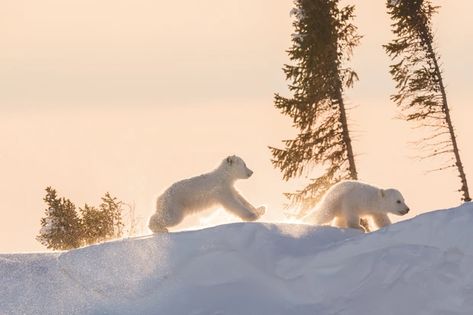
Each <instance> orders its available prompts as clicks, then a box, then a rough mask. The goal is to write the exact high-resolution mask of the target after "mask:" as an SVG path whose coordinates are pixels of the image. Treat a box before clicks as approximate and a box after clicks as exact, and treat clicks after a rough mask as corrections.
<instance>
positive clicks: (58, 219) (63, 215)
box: [36, 187, 82, 250]
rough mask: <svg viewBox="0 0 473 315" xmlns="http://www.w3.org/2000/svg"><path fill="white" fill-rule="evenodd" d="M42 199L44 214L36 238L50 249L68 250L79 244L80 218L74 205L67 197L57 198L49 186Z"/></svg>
mask: <svg viewBox="0 0 473 315" xmlns="http://www.w3.org/2000/svg"><path fill="white" fill-rule="evenodd" d="M44 201H45V202H46V204H47V209H46V210H45V215H46V216H45V217H43V218H42V219H41V230H40V232H39V235H38V236H37V237H36V239H37V240H38V241H39V242H40V243H41V244H43V245H44V246H46V247H47V248H50V249H58V250H68V249H72V248H77V247H79V246H81V243H82V241H81V239H82V227H81V220H80V218H79V217H78V215H77V212H76V207H75V205H74V204H73V203H72V202H71V201H70V200H69V199H65V198H59V197H58V196H57V193H56V191H55V190H54V189H52V188H51V187H48V188H46V196H45V197H44Z"/></svg>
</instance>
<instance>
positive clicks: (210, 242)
mask: <svg viewBox="0 0 473 315" xmlns="http://www.w3.org/2000/svg"><path fill="white" fill-rule="evenodd" d="M472 227H473V204H471V203H469V204H465V205H463V206H461V207H458V208H454V209H449V210H441V211H434V212H430V213H427V214H424V215H421V216H418V217H416V218H414V219H411V220H406V221H404V222H400V223H397V224H393V225H391V226H388V227H386V228H384V229H381V230H379V231H376V232H373V233H370V234H362V233H361V232H359V231H355V230H350V229H345V230H343V229H337V228H332V227H316V226H309V225H298V224H269V223H234V224H226V225H221V226H217V227H213V228H208V229H204V230H199V231H188V232H180V233H170V234H160V235H156V236H145V237H140V238H130V239H124V240H119V241H114V242H107V243H103V244H99V245H94V246H89V247H86V248H82V249H77V250H71V251H68V252H58V253H38V254H1V255H0V279H1V281H0V314H194V315H197V314H212V315H213V314H319V315H320V314H322V315H323V314H327V315H328V314H347V315H350V314H353V315H354V314H373V315H374V314H376V315H385V314H386V315H387V314H429V315H430V314H448V315H452V314H465V315H466V314H473V299H471V297H472V296H473V268H471V266H473V242H472V241H471V240H472V239H473V228H472Z"/></svg>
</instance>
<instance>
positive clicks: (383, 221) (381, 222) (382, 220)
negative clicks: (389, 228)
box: [371, 213, 391, 228]
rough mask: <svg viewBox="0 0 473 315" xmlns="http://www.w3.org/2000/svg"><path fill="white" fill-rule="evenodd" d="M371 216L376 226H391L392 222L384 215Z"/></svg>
mask: <svg viewBox="0 0 473 315" xmlns="http://www.w3.org/2000/svg"><path fill="white" fill-rule="evenodd" d="M371 216H372V217H373V221H374V224H376V225H377V227H378V228H382V227H384V226H386V225H390V224H391V220H390V219H389V217H388V216H387V215H386V214H384V213H375V214H372V215H371Z"/></svg>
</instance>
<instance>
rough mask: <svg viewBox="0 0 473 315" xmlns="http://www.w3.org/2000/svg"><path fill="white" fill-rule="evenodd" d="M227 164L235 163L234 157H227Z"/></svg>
mask: <svg viewBox="0 0 473 315" xmlns="http://www.w3.org/2000/svg"><path fill="white" fill-rule="evenodd" d="M227 164H228V165H232V164H233V157H231V156H229V157H227Z"/></svg>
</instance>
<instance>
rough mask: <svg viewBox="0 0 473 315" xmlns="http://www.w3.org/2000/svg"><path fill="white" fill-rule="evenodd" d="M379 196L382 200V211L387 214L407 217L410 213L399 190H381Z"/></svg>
mask: <svg viewBox="0 0 473 315" xmlns="http://www.w3.org/2000/svg"><path fill="white" fill-rule="evenodd" d="M379 195H380V198H381V204H382V207H381V208H382V209H383V210H385V211H386V212H389V213H392V214H396V215H405V214H406V213H408V212H409V207H408V206H407V205H406V202H405V201H404V197H403V196H402V194H401V192H400V191H399V190H397V189H392V188H391V189H380V191H379Z"/></svg>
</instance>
